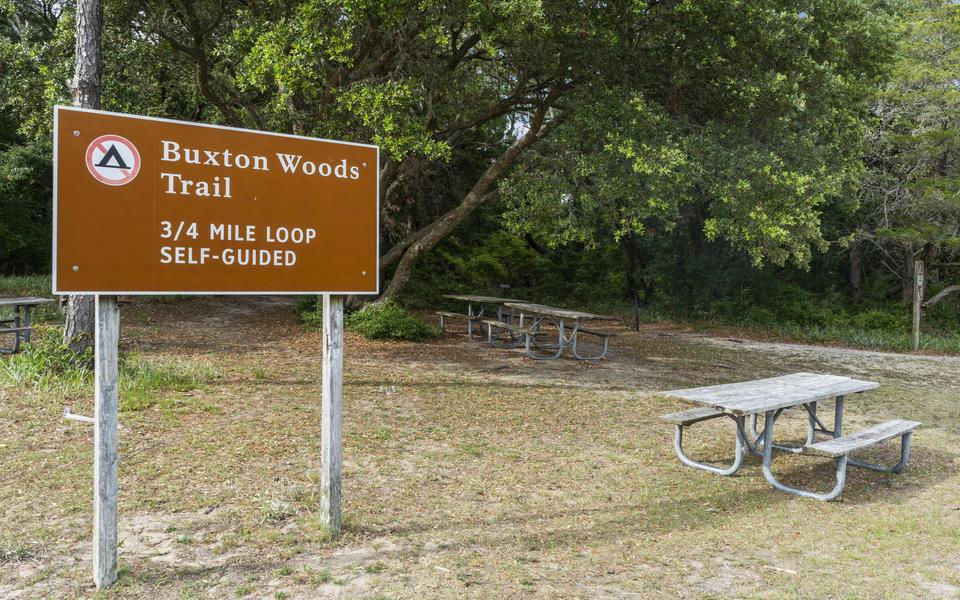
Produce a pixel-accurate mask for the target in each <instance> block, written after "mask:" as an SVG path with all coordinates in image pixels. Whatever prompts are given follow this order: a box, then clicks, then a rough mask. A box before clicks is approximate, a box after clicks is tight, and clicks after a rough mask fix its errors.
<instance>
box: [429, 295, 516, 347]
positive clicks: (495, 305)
mask: <svg viewBox="0 0 960 600" xmlns="http://www.w3.org/2000/svg"><path fill="white" fill-rule="evenodd" d="M443 297H444V298H447V299H448V300H458V301H460V302H466V303H467V314H462V313H455V312H449V311H445V310H438V311H437V312H436V315H437V316H438V317H440V330H441V331H446V321H447V319H463V320H465V321H466V322H467V335H469V336H470V337H474V335H473V326H474V324H480V322H481V321H482V320H483V318H484V316H486V315H489V313H490V312H491V311H496V314H497V320H498V321H507V322H509V321H511V320H512V318H513V314H512V311H508V312H506V313H505V312H504V304H506V303H507V302H526V301H525V300H517V299H515V298H497V297H495V296H475V295H470V294H445V295H444V296H443ZM488 318H489V317H488ZM481 331H482V329H481Z"/></svg>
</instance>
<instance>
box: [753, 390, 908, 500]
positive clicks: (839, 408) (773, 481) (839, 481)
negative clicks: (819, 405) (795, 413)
mask: <svg viewBox="0 0 960 600" xmlns="http://www.w3.org/2000/svg"><path fill="white" fill-rule="evenodd" d="M811 404H812V406H810V407H808V406H807V405H804V406H805V407H806V408H807V412H808V415H809V421H810V423H814V422H816V423H818V424H819V425H820V427H819V428H818V429H816V431H823V432H824V433H829V434H831V435H833V437H834V438H839V437H840V436H842V435H843V410H844V397H843V396H837V399H836V409H835V411H834V415H833V431H828V430H826V428H825V427H823V424H822V423H820V421H819V419H817V418H816V403H815V402H813V403H811ZM778 416H779V414H778V411H772V410H770V411H767V412H766V413H765V414H764V427H763V447H764V450H763V476H764V478H766V480H767V481H768V482H770V485H772V486H773V487H774V489H777V490H780V491H781V492H787V493H788V494H794V495H796V496H802V497H804V498H812V499H814V500H821V501H824V502H829V501H830V500H834V499H835V498H837V496H839V495H840V493H841V492H843V488H844V485H845V484H846V480H847V466H848V465H852V466H855V467H861V468H864V469H871V470H874V471H880V472H883V473H900V472H901V471H903V470H904V469H905V468H906V466H907V463H908V462H909V460H910V442H911V440H912V438H913V432H912V431H908V432H906V433H904V434H903V435H901V436H900V461H899V462H898V463H897V464H896V465H894V466H892V467H885V466H883V465H877V464H873V463H869V462H864V461H859V460H856V459H854V458H850V456H849V455H847V454H844V455H841V456H838V457H836V458H835V459H834V460H835V461H836V465H835V472H836V475H835V483H834V486H833V489H832V490H830V491H829V492H826V493H820V492H814V491H812V490H806V489H803V488H798V487H793V486H789V485H786V484H785V483H782V482H781V481H779V480H778V479H777V478H776V476H775V475H774V474H773V468H772V467H773V464H772V463H773V449H774V448H775V445H774V444H773V427H774V423H776V420H777V417H778ZM811 430H813V425H811ZM810 443H813V442H812V441H810V442H808V444H810Z"/></svg>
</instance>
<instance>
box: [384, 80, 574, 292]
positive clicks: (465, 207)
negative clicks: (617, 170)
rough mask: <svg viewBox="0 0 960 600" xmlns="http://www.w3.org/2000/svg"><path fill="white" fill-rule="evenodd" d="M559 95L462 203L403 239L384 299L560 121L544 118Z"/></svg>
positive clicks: (390, 256) (491, 166)
mask: <svg viewBox="0 0 960 600" xmlns="http://www.w3.org/2000/svg"><path fill="white" fill-rule="evenodd" d="M558 95H559V94H558V93H556V94H555V93H551V94H550V96H548V99H547V102H545V104H544V106H543V107H541V108H540V109H538V110H537V112H536V114H535V115H534V117H533V119H531V121H530V128H529V129H528V130H527V132H526V133H525V134H524V135H523V137H521V138H520V139H519V140H517V141H516V142H514V144H513V145H512V146H510V147H509V148H507V150H506V151H504V153H503V154H501V155H500V156H499V157H498V158H497V160H495V161H494V163H493V164H492V165H490V166H489V167H488V168H487V170H486V171H484V172H483V175H481V176H480V178H479V179H478V180H477V182H476V183H475V184H474V185H473V188H472V189H471V190H470V191H469V192H468V193H467V195H466V196H464V198H463V201H462V202H460V204H458V205H457V206H456V207H454V208H453V209H451V210H450V211H448V212H446V213H445V214H443V215H442V216H440V217H439V218H437V219H436V220H434V221H433V223H431V224H430V225H427V226H426V227H424V228H423V229H421V230H420V231H418V232H416V233H414V234H413V235H411V236H409V237H408V238H407V239H406V240H404V241H403V242H400V243H401V244H406V245H407V247H406V250H405V251H404V252H403V254H402V258H400V263H399V264H398V265H397V269H396V271H394V272H393V277H392V278H391V279H390V284H389V285H388V286H387V289H386V291H385V292H384V293H383V297H382V298H381V300H388V299H390V298H396V296H397V295H398V294H399V293H400V290H402V289H403V286H405V285H406V284H407V282H408V281H409V280H410V276H411V275H412V274H413V268H414V267H415V266H416V264H417V261H419V260H420V257H421V256H423V254H424V253H426V252H428V251H429V250H431V249H433V248H434V247H435V246H436V245H437V244H438V243H440V241H441V240H442V239H443V238H445V237H446V236H447V235H449V234H450V232H452V231H453V230H454V229H456V227H457V226H458V225H460V223H462V222H463V221H465V220H466V219H467V217H469V216H470V215H471V214H472V213H473V211H474V210H475V209H476V208H477V207H478V206H480V205H481V204H483V203H484V202H486V201H487V200H489V199H490V198H492V197H495V196H496V194H495V193H493V192H491V193H488V190H489V189H490V187H491V186H493V184H494V183H496V181H497V179H498V178H499V177H500V176H501V175H503V174H504V173H505V172H506V171H507V169H509V168H510V167H511V166H513V164H514V163H515V162H516V160H517V158H519V156H520V154H521V153H522V152H523V151H524V150H526V149H527V148H528V147H529V146H531V145H532V144H533V143H534V142H536V141H538V140H540V139H542V138H543V137H545V136H546V135H547V134H548V133H549V131H550V130H551V129H553V127H555V126H556V124H557V123H558V122H559V121H558V120H557V119H554V120H552V121H550V122H549V123H547V124H544V118H545V117H546V111H547V108H548V107H549V106H550V100H551V99H553V100H555V99H556V97H557V96H558ZM398 254H400V253H399V251H397V249H396V248H392V249H391V250H390V251H389V252H387V253H386V254H385V255H384V258H388V257H389V258H393V256H396V255H398ZM384 262H387V261H386V260H381V268H383V263H384Z"/></svg>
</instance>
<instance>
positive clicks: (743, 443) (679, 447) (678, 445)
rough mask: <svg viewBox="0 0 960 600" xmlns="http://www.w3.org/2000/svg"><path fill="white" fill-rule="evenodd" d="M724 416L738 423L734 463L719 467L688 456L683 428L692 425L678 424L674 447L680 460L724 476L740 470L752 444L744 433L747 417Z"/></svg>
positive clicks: (695, 467) (696, 467)
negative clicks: (684, 448) (684, 446)
mask: <svg viewBox="0 0 960 600" xmlns="http://www.w3.org/2000/svg"><path fill="white" fill-rule="evenodd" d="M724 416H727V417H730V418H731V419H733V420H734V422H735V423H736V424H737V428H736V433H735V438H736V446H735V448H734V451H733V452H734V456H733V463H732V464H731V465H730V466H728V467H718V466H715V465H711V464H709V463H705V462H700V461H696V460H693V459H692V458H690V457H689V456H687V455H686V453H685V452H684V451H683V428H684V427H690V425H680V424H677V425H676V430H675V431H674V435H673V449H674V451H675V452H676V453H677V458H679V459H680V462H682V463H683V464H685V465H687V466H688V467H693V468H694V469H700V470H701V471H707V472H708V473H714V474H716V475H722V476H724V477H729V476H731V475H733V474H735V473H736V472H737V471H739V470H740V465H742V464H743V457H744V455H746V453H747V450H748V448H749V445H750V442H749V441H748V439H747V437H746V436H745V435H744V433H743V421H744V419H745V418H746V417H734V416H733V415H724Z"/></svg>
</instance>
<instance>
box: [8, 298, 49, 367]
mask: <svg viewBox="0 0 960 600" xmlns="http://www.w3.org/2000/svg"><path fill="white" fill-rule="evenodd" d="M51 302H53V299H51V298H40V297H37V296H22V297H17V298H0V306H12V307H13V317H11V318H9V319H0V335H4V334H12V335H13V346H12V347H10V348H0V353H3V354H14V353H15V352H19V351H20V343H21V342H29V341H30V333H31V332H32V331H33V328H32V327H31V326H30V310H31V309H32V308H33V307H34V306H40V305H41V304H50V303H51Z"/></svg>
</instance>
